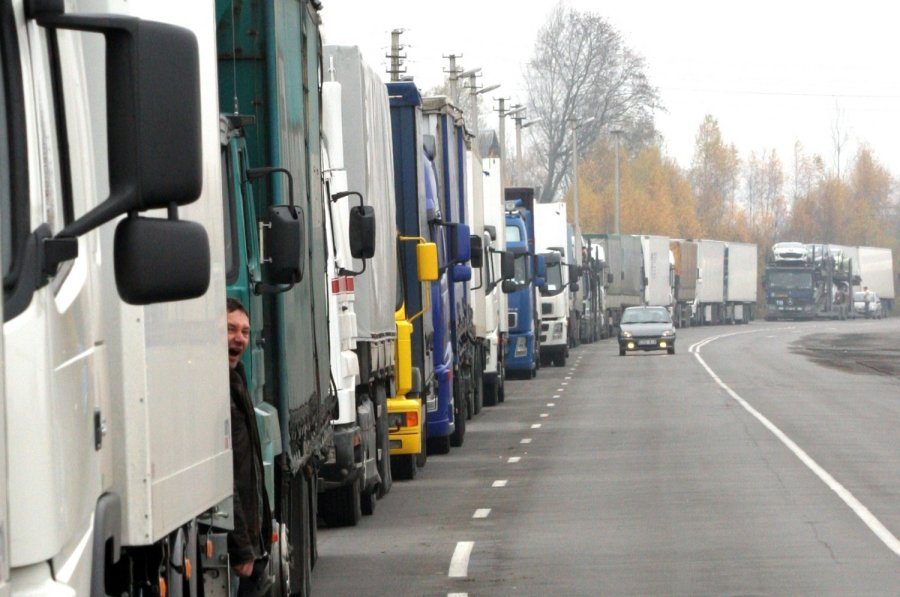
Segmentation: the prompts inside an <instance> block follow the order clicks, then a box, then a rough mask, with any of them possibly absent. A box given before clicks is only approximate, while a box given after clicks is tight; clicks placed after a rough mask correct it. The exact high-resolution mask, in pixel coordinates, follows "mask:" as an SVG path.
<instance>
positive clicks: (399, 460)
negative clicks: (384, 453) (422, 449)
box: [391, 454, 419, 481]
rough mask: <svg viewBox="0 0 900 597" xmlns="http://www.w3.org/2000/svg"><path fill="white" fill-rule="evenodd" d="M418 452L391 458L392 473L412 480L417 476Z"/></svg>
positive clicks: (399, 477) (396, 476)
mask: <svg viewBox="0 0 900 597" xmlns="http://www.w3.org/2000/svg"><path fill="white" fill-rule="evenodd" d="M418 468H419V467H417V466H416V454H403V455H401V456H394V457H393V458H391V474H392V475H393V476H394V478H396V479H402V480H404V481H412V480H413V479H415V478H416V471H417V470H418Z"/></svg>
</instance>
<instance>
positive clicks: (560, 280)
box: [534, 201, 569, 367]
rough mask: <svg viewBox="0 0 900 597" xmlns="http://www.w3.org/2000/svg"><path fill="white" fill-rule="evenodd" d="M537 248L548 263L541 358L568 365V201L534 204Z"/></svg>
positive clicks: (543, 289) (542, 313)
mask: <svg viewBox="0 0 900 597" xmlns="http://www.w3.org/2000/svg"><path fill="white" fill-rule="evenodd" d="M534 238H535V252H536V253H537V254H538V255H540V254H543V255H544V258H545V262H546V265H547V276H546V284H545V285H544V286H543V287H541V289H540V290H541V300H540V302H541V310H540V313H541V349H540V350H541V360H542V361H543V362H544V363H547V364H549V363H551V362H552V363H555V364H557V365H559V366H561V367H562V366H565V364H566V358H567V357H568V356H569V270H568V268H567V267H566V266H565V262H566V245H567V244H568V226H567V225H566V204H565V203H563V202H561V201H557V202H553V203H536V204H535V205H534Z"/></svg>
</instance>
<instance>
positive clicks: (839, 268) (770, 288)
mask: <svg viewBox="0 0 900 597" xmlns="http://www.w3.org/2000/svg"><path fill="white" fill-rule="evenodd" d="M798 244H799V243H798ZM776 246H777V245H776ZM853 272H854V266H853V263H852V258H851V259H847V260H841V261H838V260H836V259H835V255H834V253H832V251H831V250H830V248H829V247H828V246H826V245H809V246H807V247H806V248H805V251H800V250H794V249H791V251H790V252H789V253H785V252H782V251H774V250H773V251H770V252H769V255H768V257H767V262H766V271H765V275H764V277H763V288H765V291H766V309H767V311H766V319H767V320H782V319H817V318H819V319H846V318H847V317H850V316H852V290H853V286H855V285H858V284H859V282H860V277H859V275H857V274H854V273H853Z"/></svg>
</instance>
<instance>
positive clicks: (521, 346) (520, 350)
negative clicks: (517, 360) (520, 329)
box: [516, 336, 528, 357]
mask: <svg viewBox="0 0 900 597" xmlns="http://www.w3.org/2000/svg"><path fill="white" fill-rule="evenodd" d="M526 354H528V341H527V340H526V339H525V336H519V337H518V338H516V356H517V357H524V356H525V355H526Z"/></svg>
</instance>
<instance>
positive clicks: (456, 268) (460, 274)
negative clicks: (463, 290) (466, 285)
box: [450, 263, 472, 282]
mask: <svg viewBox="0 0 900 597" xmlns="http://www.w3.org/2000/svg"><path fill="white" fill-rule="evenodd" d="M471 279H472V268H471V267H469V266H468V265H465V264H462V263H456V264H454V265H453V267H452V268H451V269H450V281H451V282H468V281H469V280H471Z"/></svg>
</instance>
